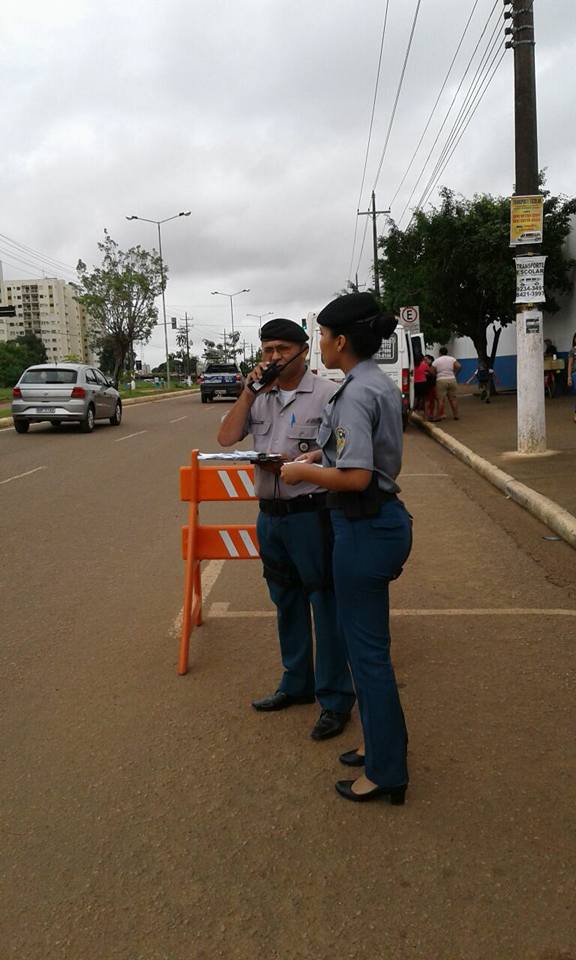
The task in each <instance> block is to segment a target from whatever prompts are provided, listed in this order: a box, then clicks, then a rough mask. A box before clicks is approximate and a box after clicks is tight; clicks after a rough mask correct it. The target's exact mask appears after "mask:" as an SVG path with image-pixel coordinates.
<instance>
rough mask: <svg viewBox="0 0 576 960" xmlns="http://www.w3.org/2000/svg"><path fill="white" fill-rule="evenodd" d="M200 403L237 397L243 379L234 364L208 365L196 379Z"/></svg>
mask: <svg viewBox="0 0 576 960" xmlns="http://www.w3.org/2000/svg"><path fill="white" fill-rule="evenodd" d="M198 383H199V384H200V396H201V398H202V403H208V401H209V400H210V401H211V400H214V398H215V397H239V396H240V394H241V393H242V391H243V389H244V378H243V376H242V374H241V373H240V370H239V369H238V367H237V365H236V364H235V363H209V364H208V365H207V366H206V369H205V371H204V373H202V374H200V376H199V377H198Z"/></svg>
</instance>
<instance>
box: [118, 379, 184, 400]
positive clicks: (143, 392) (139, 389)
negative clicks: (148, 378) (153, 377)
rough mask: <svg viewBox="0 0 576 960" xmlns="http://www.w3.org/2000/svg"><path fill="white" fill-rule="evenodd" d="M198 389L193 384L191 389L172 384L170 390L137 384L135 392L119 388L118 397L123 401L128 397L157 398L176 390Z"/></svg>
mask: <svg viewBox="0 0 576 960" xmlns="http://www.w3.org/2000/svg"><path fill="white" fill-rule="evenodd" d="M198 389H199V387H198V386H196V384H193V385H192V386H191V387H187V386H185V385H184V386H180V384H173V385H172V386H171V387H170V389H168V387H155V386H154V385H153V384H151V383H146V384H137V385H136V389H135V390H130V389H129V388H128V387H125V386H122V387H120V396H121V397H122V399H123V400H128V399H129V398H130V397H159V396H162V394H164V393H173V392H174V391H176V390H198Z"/></svg>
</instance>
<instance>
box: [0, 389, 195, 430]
mask: <svg viewBox="0 0 576 960" xmlns="http://www.w3.org/2000/svg"><path fill="white" fill-rule="evenodd" d="M194 393H199V391H198V390H171V391H170V393H163V394H162V396H156V395H154V394H153V393H151V394H150V396H146V397H126V399H125V400H122V406H123V407H128V406H130V407H131V406H133V405H134V404H136V403H158V401H159V400H172V399H173V398H174V397H189V396H190V395H191V394H194ZM13 426H14V420H13V419H12V417H0V430H7V429H8V428H9V427H13Z"/></svg>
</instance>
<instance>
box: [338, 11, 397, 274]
mask: <svg viewBox="0 0 576 960" xmlns="http://www.w3.org/2000/svg"><path fill="white" fill-rule="evenodd" d="M389 6H390V0H386V11H385V13H384V24H383V26H382V39H381V41H380V55H379V57H378V70H377V71H376V84H375V86H374V98H373V101H372V113H371V115H370V127H369V130H368V142H367V143H366V154H365V156H364V169H363V171H362V183H361V184H360V192H359V194H358V203H357V204H356V210H359V209H360V202H361V200H362V193H363V191H364V183H365V182H366V169H367V167H368V155H369V153H370V143H371V141H372V128H373V126H374V113H375V111H376V99H377V97H378V85H379V83H380V71H381V68H382V51H383V50H384V38H385V36H386V25H387V23H388V8H389ZM367 226H368V222H366V224H365V226H364V238H363V240H362V246H364V241H365V238H366V229H367ZM357 236H358V216H357V215H356V217H355V220H354V239H353V241H352V254H351V256H350V266H349V267H348V281H350V277H351V275H352V264H353V262H354V253H355V251H356V238H357Z"/></svg>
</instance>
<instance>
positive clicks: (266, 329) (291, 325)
mask: <svg viewBox="0 0 576 960" xmlns="http://www.w3.org/2000/svg"><path fill="white" fill-rule="evenodd" d="M260 339H261V340H287V341H288V342H289V343H306V342H307V340H308V334H307V333H306V331H305V330H304V329H303V328H302V327H301V326H300V324H298V323H295V322H294V320H285V319H283V318H282V317H278V318H277V319H276V318H275V319H274V320H268V322H267V323H265V324H264V326H263V327H262V329H261V331H260Z"/></svg>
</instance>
